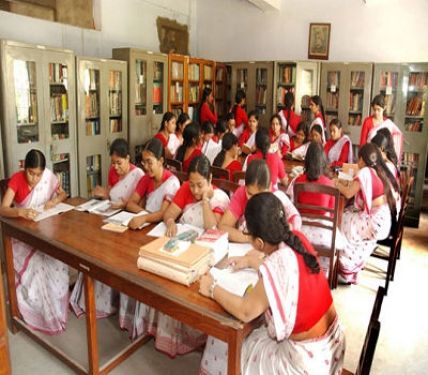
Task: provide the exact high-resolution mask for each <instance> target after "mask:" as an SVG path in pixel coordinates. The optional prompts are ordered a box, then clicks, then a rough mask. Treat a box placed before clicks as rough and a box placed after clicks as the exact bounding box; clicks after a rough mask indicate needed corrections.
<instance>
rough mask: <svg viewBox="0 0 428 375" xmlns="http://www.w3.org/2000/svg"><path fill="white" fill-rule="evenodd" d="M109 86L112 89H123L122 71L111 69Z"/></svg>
mask: <svg viewBox="0 0 428 375" xmlns="http://www.w3.org/2000/svg"><path fill="white" fill-rule="evenodd" d="M108 87H109V89H110V90H117V91H119V90H122V72H121V71H119V70H110V75H109V83H108Z"/></svg>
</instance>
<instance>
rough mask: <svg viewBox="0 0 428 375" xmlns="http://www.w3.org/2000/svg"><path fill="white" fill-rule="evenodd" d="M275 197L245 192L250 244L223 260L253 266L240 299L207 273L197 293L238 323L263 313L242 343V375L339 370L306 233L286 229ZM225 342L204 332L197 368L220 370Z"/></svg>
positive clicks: (328, 305)
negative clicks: (254, 277) (251, 281)
mask: <svg viewBox="0 0 428 375" xmlns="http://www.w3.org/2000/svg"><path fill="white" fill-rule="evenodd" d="M285 218H286V213H285V211H284V208H283V206H282V204H281V202H280V201H279V200H278V199H277V198H276V197H275V196H274V195H273V194H271V193H260V194H257V195H256V196H254V197H252V198H251V199H250V200H249V202H248V204H247V207H246V209H245V219H246V221H247V232H248V233H249V236H250V238H251V243H252V245H253V246H254V249H256V250H257V251H252V252H250V253H249V254H247V255H246V256H244V257H235V258H231V259H229V264H230V266H232V267H233V268H234V269H235V270H239V269H245V268H253V269H254V270H256V271H258V272H259V277H260V278H259V281H258V283H257V284H256V286H255V287H254V289H252V290H251V291H249V292H247V293H246V294H245V295H244V296H243V297H240V296H236V295H234V294H231V293H229V292H228V291H226V290H225V289H223V288H222V287H220V286H218V285H217V282H216V280H215V279H213V278H212V276H211V275H210V274H209V273H208V274H206V275H205V276H203V277H202V278H201V280H200V285H199V292H200V293H201V294H202V295H204V296H206V297H211V298H212V299H214V300H215V301H217V302H218V303H219V304H220V305H221V306H222V307H223V308H224V309H225V310H226V311H228V312H229V313H230V314H232V315H233V316H235V317H236V318H237V319H239V320H240V321H243V322H250V321H252V320H254V319H256V318H257V317H259V316H260V315H262V314H264V318H265V324H263V325H262V326H261V327H260V328H257V329H255V330H254V331H253V332H252V333H251V334H250V335H249V336H248V337H247V338H246V339H245V340H244V342H243V346H242V349H241V366H240V367H241V373H242V374H325V375H327V374H340V373H341V371H342V365H343V358H344V353H345V336H344V333H343V331H342V329H341V326H340V324H339V321H338V317H337V313H336V310H335V307H334V304H333V298H332V296H331V292H330V289H329V286H328V284H327V281H326V279H325V277H324V275H322V274H321V273H320V266H319V264H318V260H317V258H316V256H315V252H314V249H313V248H312V246H311V244H310V243H309V241H308V240H307V239H306V238H305V236H304V235H303V234H301V233H299V232H293V231H291V230H290V228H289V226H288V224H287V221H286V220H285ZM227 360H228V346H227V344H226V343H225V342H223V341H220V340H218V339H216V338H214V337H209V338H208V340H207V345H206V347H205V351H204V354H203V357H202V361H201V369H200V373H201V374H226V373H227Z"/></svg>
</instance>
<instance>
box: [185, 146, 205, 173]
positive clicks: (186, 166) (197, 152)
mask: <svg viewBox="0 0 428 375" xmlns="http://www.w3.org/2000/svg"><path fill="white" fill-rule="evenodd" d="M199 155H202V151H201V149H200V148H195V149H194V150H193V151H192V153H191V154H190V156H189V157H188V158H187V159H186V160H183V172H187V171H188V170H189V166H190V163H191V161H192V160H193V159H194V158H196V157H197V156H199Z"/></svg>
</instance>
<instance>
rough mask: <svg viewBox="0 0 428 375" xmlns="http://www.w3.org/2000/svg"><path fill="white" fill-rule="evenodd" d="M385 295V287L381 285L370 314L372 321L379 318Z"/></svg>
mask: <svg viewBox="0 0 428 375" xmlns="http://www.w3.org/2000/svg"><path fill="white" fill-rule="evenodd" d="M383 297H385V288H384V287H383V286H380V287H379V288H378V290H377V293H376V299H375V302H374V304H373V310H372V315H371V316H370V320H371V321H376V320H379V315H380V310H381V308H382V302H383Z"/></svg>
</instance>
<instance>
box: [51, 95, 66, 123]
mask: <svg viewBox="0 0 428 375" xmlns="http://www.w3.org/2000/svg"><path fill="white" fill-rule="evenodd" d="M50 104H51V105H50V107H51V121H67V120H68V102H67V94H62V95H55V96H51V98H50Z"/></svg>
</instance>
